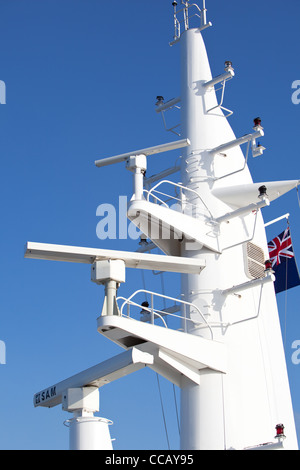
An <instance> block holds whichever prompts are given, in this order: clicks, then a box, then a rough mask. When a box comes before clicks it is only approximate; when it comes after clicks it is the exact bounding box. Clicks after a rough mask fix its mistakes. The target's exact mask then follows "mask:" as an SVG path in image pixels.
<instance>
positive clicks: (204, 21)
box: [202, 0, 207, 26]
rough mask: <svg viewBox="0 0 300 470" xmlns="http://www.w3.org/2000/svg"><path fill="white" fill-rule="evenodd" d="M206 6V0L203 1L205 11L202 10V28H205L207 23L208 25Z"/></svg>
mask: <svg viewBox="0 0 300 470" xmlns="http://www.w3.org/2000/svg"><path fill="white" fill-rule="evenodd" d="M206 12H207V10H206V6H205V0H203V9H202V26H205V25H206V23H207V20H206Z"/></svg>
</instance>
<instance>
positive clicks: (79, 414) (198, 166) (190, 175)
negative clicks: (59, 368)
mask: <svg viewBox="0 0 300 470" xmlns="http://www.w3.org/2000/svg"><path fill="white" fill-rule="evenodd" d="M173 8H174V27H175V34H174V38H173V40H172V43H171V45H172V46H174V47H175V46H176V47H179V48H180V50H181V95H180V97H178V98H175V99H172V100H170V101H169V102H164V100H163V98H162V97H159V98H158V102H157V107H156V111H157V112H158V113H162V115H163V117H164V113H165V112H166V111H167V110H168V109H171V108H172V107H174V106H175V105H176V106H177V105H180V108H181V140H179V141H178V140H177V141H176V142H171V143H170V144H163V145H156V146H154V147H150V148H147V149H142V150H136V151H132V152H128V153H124V154H122V155H117V156H115V157H109V158H105V159H102V160H99V161H97V162H96V165H97V166H98V167H103V166H105V165H109V164H115V163H120V162H126V167H127V169H128V170H130V171H131V172H132V173H133V180H134V194H133V197H132V199H131V202H130V205H129V209H128V217H129V218H130V219H131V220H132V221H133V222H134V223H135V224H136V225H138V227H139V228H140V229H141V231H142V232H143V233H144V234H145V236H147V238H149V239H150V240H152V242H153V243H154V245H155V246H158V247H159V248H161V250H162V251H163V252H164V255H161V256H159V255H151V254H145V253H125V252H114V251H110V250H96V249H87V248H77V247H64V246H54V245H44V244H37V243H28V244H27V249H26V255H25V256H26V257H31V258H39V259H56V260H60V261H72V262H81V263H90V264H92V280H93V281H94V282H97V283H99V284H103V285H105V289H106V291H105V292H106V299H105V304H104V307H103V312H102V315H101V316H100V317H99V318H98V331H99V333H101V334H102V335H104V336H106V337H107V338H108V339H110V340H112V341H114V342H115V343H117V344H119V345H120V346H121V347H122V348H124V349H126V351H125V352H124V353H123V354H120V355H119V356H117V357H116V358H112V359H111V360H110V361H106V362H105V363H102V364H100V365H99V366H95V368H92V369H89V370H88V371H84V372H83V373H81V374H78V375H77V376H75V377H72V378H70V379H67V380H66V381H63V382H60V383H59V384H56V385H54V386H52V387H48V388H47V389H45V390H44V391H43V392H40V393H38V394H36V395H35V406H49V407H51V406H56V405H58V404H60V403H63V407H64V409H65V410H67V411H69V412H73V413H74V417H73V420H70V429H71V448H77V449H83V448H111V447H110V439H109V434H108V432H107V422H106V421H105V420H104V421H103V420H102V421H101V420H99V419H98V418H94V417H93V413H94V412H95V411H97V410H98V409H97V403H96V402H97V399H98V398H97V389H98V388H100V387H101V386H103V385H105V384H106V383H108V382H110V381H112V380H116V379H118V378H119V377H122V376H124V375H126V374H129V373H131V372H133V371H134V370H138V369H139V368H140V367H141V366H144V365H147V366H148V367H150V368H151V369H153V370H154V371H156V372H158V373H159V374H161V375H162V376H164V377H165V378H167V379H168V380H170V381H171V382H172V383H174V384H176V385H177V386H178V387H180V389H181V423H180V436H181V449H182V450H210V449H220V450H223V449H245V448H259V449H261V448H262V449H273V448H285V449H297V437H296V430H295V424H294V417H293V409H292V403H291V397H290V390H289V382H288V377H287V370H286V364H285V356H284V350H283V345H282V338H281V331H280V324H279V318H278V311H277V304H276V298H275V293H274V287H273V281H274V276H273V273H272V271H270V269H268V267H266V266H265V261H267V259H268V248H267V240H266V234H265V226H264V221H263V218H262V214H261V209H262V208H263V207H264V206H267V205H269V204H270V203H271V202H272V201H273V200H274V199H276V198H277V197H279V196H280V195H282V194H284V193H286V192H287V191H289V190H291V189H293V188H295V187H296V186H298V183H299V181H298V180H296V181H283V182H266V181H261V182H260V183H253V181H252V178H251V175H250V172H249V169H248V166H247V160H248V156H249V155H250V154H252V155H253V157H256V156H258V155H261V154H262V153H263V150H264V148H263V147H261V146H260V145H259V144H258V142H257V139H258V138H260V137H263V135H264V131H263V128H262V126H261V121H260V119H259V118H256V119H255V120H254V128H253V129H251V131H250V133H248V134H246V135H244V136H242V137H238V138H236V136H235V135H234V133H233V131H232V129H231V127H230V125H229V123H228V117H229V115H230V114H231V112H230V111H229V110H227V109H225V108H224V107H223V98H224V90H225V84H226V83H227V82H228V80H230V79H232V78H233V77H234V70H233V67H232V64H231V63H230V62H229V61H227V62H226V63H225V71H224V72H223V73H221V74H220V75H219V76H217V77H212V74H211V70H210V66H209V61H208V58H207V54H206V49H205V45H204V42H203V38H202V31H204V30H205V29H206V28H208V27H209V26H211V23H207V19H206V7H205V2H203V6H202V8H200V7H198V6H197V5H195V4H190V2H189V1H181V4H180V5H179V6H178V4H177V2H176V1H173ZM194 24H195V26H194ZM217 87H218V88H220V90H219V91H218V90H216V88H217ZM219 92H220V97H218V93H219ZM171 130H172V132H175V133H177V130H178V129H177V128H176V131H175V128H172V129H171ZM242 146H244V147H245V155H244V153H243V151H242ZM176 148H181V149H182V152H183V153H182V158H181V181H180V182H179V183H176V184H175V183H173V182H171V181H167V180H162V181H160V182H159V183H156V184H155V186H154V187H152V189H149V188H148V189H147V190H145V189H144V179H145V178H144V174H145V170H146V169H147V159H148V158H151V155H152V154H154V153H159V152H164V151H168V150H172V149H176ZM171 172H172V169H170V170H166V171H165V172H163V173H162V175H160V176H161V177H163V178H165V177H166V175H168V174H170V173H171ZM154 180H156V181H159V177H157V178H154V179H152V182H153V181H154ZM162 185H164V186H163V187H164V190H162ZM166 187H169V190H170V195H171V194H172V193H173V191H174V189H175V190H176V191H177V195H178V194H179V199H180V208H179V209H180V210H179V209H178V205H177V210H174V208H170V207H169V206H168V204H167V203H166V202H165V201H162V200H161V194H162V193H165V188H166ZM176 200H177V201H178V197H177V199H176ZM174 201H175V199H173V202H174ZM153 266H155V267H156V268H157V269H161V270H164V271H172V272H180V273H182V291H181V293H182V296H181V299H180V300H179V301H178V300H177V301H176V302H175V304H176V305H177V306H180V308H181V331H177V330H172V329H170V328H165V327H164V326H163V322H160V324H159V325H158V324H155V323H156V322H155V320H156V318H160V320H163V318H164V316H165V315H167V314H168V313H170V310H169V312H167V311H165V312H162V311H159V310H158V309H157V308H156V307H155V299H156V298H157V296H161V295H159V294H155V293H149V295H150V298H151V303H150V305H148V306H147V305H145V306H144V310H143V313H144V315H143V318H142V319H143V321H133V320H132V318H128V317H129V316H130V309H131V308H132V307H134V306H136V303H135V299H134V296H132V297H130V298H129V299H123V300H122V299H117V289H118V286H119V284H120V283H121V282H125V269H127V268H136V267H138V268H141V269H153ZM166 297H167V298H168V299H169V300H173V297H175V295H172V294H171V293H170V295H169V296H166ZM120 300H121V303H120ZM174 300H176V299H174ZM90 392H95V393H96V395H95V393H90ZM74 397H75V398H74ZM95 397H96V398H95ZM95 400H96V402H95ZM281 423H283V424H281ZM276 426H277V431H276V432H277V435H276V439H275V438H274V433H275V427H276ZM103 429H104V431H103ZM284 434H285V436H284ZM97 439H98V440H97ZM101 439H102V442H101ZM266 442H268V443H269V444H264V445H262V443H266ZM257 446H258V447H257Z"/></svg>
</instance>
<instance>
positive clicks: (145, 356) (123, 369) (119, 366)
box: [33, 348, 154, 408]
mask: <svg viewBox="0 0 300 470" xmlns="http://www.w3.org/2000/svg"><path fill="white" fill-rule="evenodd" d="M153 362H154V359H153V356H152V355H151V354H149V353H145V352H143V351H140V350H138V349H136V348H132V349H130V350H128V351H125V352H123V353H121V354H119V355H118V356H115V357H113V358H111V359H108V360H106V361H104V362H101V363H100V364H98V365H96V366H94V367H91V368H89V369H87V370H85V371H83V372H80V373H79V374H76V375H74V376H72V377H70V378H68V379H66V380H63V381H62V382H58V383H57V384H55V385H52V386H51V387H48V388H46V389H44V390H42V391H41V392H38V393H36V394H35V395H34V399H33V403H34V406H35V407H38V406H42V407H46V408H52V407H54V406H56V405H59V404H60V403H62V396H63V394H64V393H65V392H66V391H67V390H69V389H73V388H81V387H97V388H99V387H102V386H103V385H106V384H108V383H110V382H113V381H114V380H117V379H119V378H121V377H125V376H126V375H128V374H131V373H132V372H135V371H137V370H140V369H142V368H143V367H145V366H146V365H151V364H153Z"/></svg>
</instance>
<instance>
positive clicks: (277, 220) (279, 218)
mask: <svg viewBox="0 0 300 470" xmlns="http://www.w3.org/2000/svg"><path fill="white" fill-rule="evenodd" d="M289 216H290V214H285V215H282V216H281V217H277V219H274V220H271V221H270V222H267V223H266V224H265V227H269V225H272V224H275V223H276V222H279V221H280V220H282V219H287V220H288V218H289Z"/></svg>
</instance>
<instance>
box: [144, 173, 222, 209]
mask: <svg viewBox="0 0 300 470" xmlns="http://www.w3.org/2000/svg"><path fill="white" fill-rule="evenodd" d="M162 184H170V185H172V186H176V187H178V188H180V190H181V193H182V190H184V191H189V192H190V193H193V194H195V195H196V196H197V197H198V198H199V199H200V201H201V203H202V204H203V205H204V207H205V209H206V210H207V211H208V212H209V214H210V216H211V218H213V216H212V214H211V212H210V210H209V208H208V207H207V205H206V204H205V202H204V201H203V199H202V198H201V196H200V194H199V193H198V192H197V191H195V190H194V189H191V188H187V187H186V186H183V185H182V184H181V183H174V182H173V181H169V180H162V181H160V182H159V183H157V184H156V185H155V186H153V188H151V189H150V191H147V201H148V202H149V198H150V196H152V197H153V198H155V199H159V198H157V197H156V196H155V195H154V194H152V193H153V192H157V193H158V194H159V192H158V191H157V188H158V187H159V186H160V185H162ZM161 194H164V193H161ZM167 196H169V197H170V198H172V199H174V200H179V201H180V199H179V198H176V197H174V196H171V195H168V194H167ZM161 202H163V201H161ZM182 202H183V201H182V199H181V204H182ZM184 202H185V203H186V204H190V205H192V206H196V204H193V203H192V202H189V201H184ZM164 204H165V203H164Z"/></svg>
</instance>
